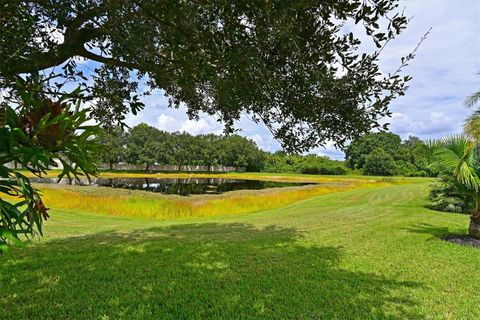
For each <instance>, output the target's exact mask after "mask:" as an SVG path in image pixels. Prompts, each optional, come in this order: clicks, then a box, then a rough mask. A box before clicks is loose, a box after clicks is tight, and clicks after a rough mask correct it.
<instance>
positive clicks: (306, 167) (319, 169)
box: [262, 151, 348, 175]
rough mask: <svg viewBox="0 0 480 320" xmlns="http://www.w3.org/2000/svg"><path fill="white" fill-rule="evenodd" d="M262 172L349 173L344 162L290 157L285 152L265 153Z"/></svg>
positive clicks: (322, 157) (313, 157)
mask: <svg viewBox="0 0 480 320" xmlns="http://www.w3.org/2000/svg"><path fill="white" fill-rule="evenodd" d="M262 170H263V171H265V172H278V173H288V172H295V173H304V174H328V175H343V174H347V172H348V169H347V168H346V167H345V164H344V162H343V161H338V160H332V159H330V158H328V157H325V156H317V155H315V154H309V155H296V154H293V155H290V154H286V153H285V152H283V151H277V152H275V153H265V157H264V158H263V165H262Z"/></svg>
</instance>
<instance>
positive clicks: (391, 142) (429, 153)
mask: <svg viewBox="0 0 480 320" xmlns="http://www.w3.org/2000/svg"><path fill="white" fill-rule="evenodd" d="M436 147H437V146H436V144H435V143H433V142H428V141H427V142H424V141H422V140H420V139H419V138H417V137H414V136H410V137H409V138H408V139H407V140H405V141H403V142H402V140H401V138H400V136H398V135H396V134H394V133H387V132H376V133H370V134H367V135H364V136H362V137H360V138H359V139H356V140H353V141H352V143H351V144H350V145H349V146H348V148H347V149H346V151H345V157H346V161H345V162H346V164H347V166H348V167H350V168H352V169H359V170H364V171H365V172H366V174H373V173H371V172H370V171H369V170H373V171H375V172H380V171H381V170H377V169H375V168H374V167H375V166H377V167H378V168H380V167H382V166H384V165H383V164H378V165H376V164H374V163H372V161H373V160H374V158H375V157H370V162H371V163H370V164H369V165H370V168H369V169H368V170H367V169H366V160H367V158H368V157H369V155H371V153H372V152H374V151H375V150H376V149H382V150H383V152H385V153H386V154H388V155H389V157H387V158H392V159H393V160H394V167H395V168H394V171H393V173H392V172H391V170H390V169H389V170H387V171H388V172H389V174H388V175H391V174H395V175H402V176H435V175H437V172H436V171H435V170H434V169H433V168H432V167H431V164H432V163H433V161H434V160H433V158H434V150H435V148H436ZM376 157H377V159H378V160H379V161H380V160H381V159H384V158H385V157H386V156H385V155H382V157H380V156H379V155H376ZM388 166H389V167H390V166H391V163H389V164H388ZM377 174H378V173H377Z"/></svg>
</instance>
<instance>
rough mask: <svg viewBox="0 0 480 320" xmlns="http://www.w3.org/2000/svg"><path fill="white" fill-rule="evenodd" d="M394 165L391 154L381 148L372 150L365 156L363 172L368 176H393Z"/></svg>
mask: <svg viewBox="0 0 480 320" xmlns="http://www.w3.org/2000/svg"><path fill="white" fill-rule="evenodd" d="M395 170H396V165H395V161H394V160H393V158H392V156H391V155H389V154H388V153H386V152H385V150H383V149H382V148H377V149H375V150H373V151H372V152H371V153H370V154H369V155H368V156H367V157H366V158H365V167H364V174H365V175H369V176H393V175H394V174H395Z"/></svg>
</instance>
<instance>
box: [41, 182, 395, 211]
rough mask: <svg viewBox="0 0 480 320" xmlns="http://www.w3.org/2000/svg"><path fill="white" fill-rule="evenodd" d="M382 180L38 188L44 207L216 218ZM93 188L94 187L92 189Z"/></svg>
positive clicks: (289, 202)
mask: <svg viewBox="0 0 480 320" xmlns="http://www.w3.org/2000/svg"><path fill="white" fill-rule="evenodd" d="M385 184H386V183H385V182H374V183H371V182H356V183H348V184H343V185H342V184H339V185H320V186H305V187H292V188H283V189H266V190H262V191H240V192H231V193H227V194H224V195H218V196H212V195H208V196H193V197H179V196H162V195H158V194H149V193H147V192H142V191H126V190H118V189H111V188H102V187H92V188H88V187H85V189H83V190H81V189H80V188H78V187H76V188H75V187H70V188H65V187H62V188H64V189H59V188H58V186H54V187H52V186H50V185H48V186H47V185H45V186H41V187H40V190H41V192H42V193H43V196H44V197H43V198H44V202H45V203H46V205H47V206H48V207H51V208H56V209H74V210H81V211H87V212H92V213H98V214H105V215H113V216H124V217H141V218H148V219H162V220H172V219H188V218H198V217H216V216H227V215H238V214H245V213H252V212H258V211H263V210H271V209H276V208H280V207H283V206H286V205H288V204H291V203H294V202H297V201H300V200H305V199H308V198H311V197H314V196H318V195H322V194H329V193H335V192H341V191H347V190H352V189H355V188H368V187H374V186H382V185H385ZM93 188H95V190H93Z"/></svg>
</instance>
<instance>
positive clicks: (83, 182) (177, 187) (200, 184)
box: [31, 178, 309, 196]
mask: <svg viewBox="0 0 480 320" xmlns="http://www.w3.org/2000/svg"><path fill="white" fill-rule="evenodd" d="M31 180H32V182H35V183H57V179H44V178H34V179H31ZM59 184H69V185H80V186H101V187H111V188H121V189H130V190H145V191H151V192H158V193H162V194H178V195H183V196H188V195H191V194H221V193H224V192H229V191H235V190H260V189H267V188H281V187H293V186H303V185H307V184H309V183H294V182H276V181H261V180H239V179H219V178H187V179H177V178H164V179H156V178H110V179H105V178H93V179H91V180H90V181H88V179H86V178H81V179H80V181H77V180H71V181H70V180H68V179H62V180H60V182H59Z"/></svg>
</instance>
